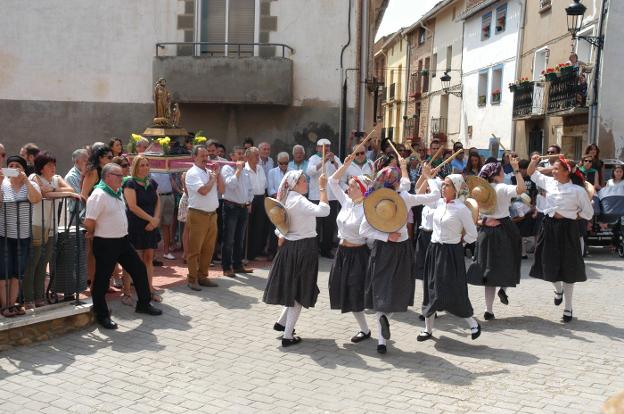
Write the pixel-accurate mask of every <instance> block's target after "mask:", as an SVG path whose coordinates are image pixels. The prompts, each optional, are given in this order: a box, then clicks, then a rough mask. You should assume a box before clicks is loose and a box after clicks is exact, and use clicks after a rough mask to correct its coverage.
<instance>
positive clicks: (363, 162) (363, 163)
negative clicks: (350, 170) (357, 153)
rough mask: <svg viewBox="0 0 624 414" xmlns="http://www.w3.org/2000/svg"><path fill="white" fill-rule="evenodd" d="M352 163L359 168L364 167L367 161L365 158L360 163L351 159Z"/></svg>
mask: <svg viewBox="0 0 624 414" xmlns="http://www.w3.org/2000/svg"><path fill="white" fill-rule="evenodd" d="M353 162H354V163H355V164H357V165H359V166H360V167H361V166H363V165H366V163H367V162H368V159H367V158H366V157H364V161H362V162H361V163H360V162H358V161H357V160H356V159H355V158H354V159H353Z"/></svg>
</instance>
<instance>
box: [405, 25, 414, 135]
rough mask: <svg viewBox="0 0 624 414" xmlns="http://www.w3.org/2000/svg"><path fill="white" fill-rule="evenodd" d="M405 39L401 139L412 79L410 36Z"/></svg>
mask: <svg viewBox="0 0 624 414" xmlns="http://www.w3.org/2000/svg"><path fill="white" fill-rule="evenodd" d="M405 38H406V39H407V53H406V54H405V55H406V59H407V63H406V64H405V74H406V76H405V91H404V94H403V99H404V100H405V106H404V107H403V138H405V126H406V124H407V119H405V117H406V116H407V106H408V102H409V97H408V94H409V84H410V79H411V77H412V75H411V71H412V67H411V66H412V65H411V63H412V44H411V42H410V36H405ZM415 105H416V103H414V106H415Z"/></svg>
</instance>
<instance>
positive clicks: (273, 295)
mask: <svg viewBox="0 0 624 414" xmlns="http://www.w3.org/2000/svg"><path fill="white" fill-rule="evenodd" d="M318 187H319V190H318V191H319V193H320V200H319V203H318V205H317V204H314V203H312V202H310V201H308V199H307V198H305V197H304V196H303V194H306V193H307V192H308V181H307V179H306V176H305V175H304V174H303V171H301V170H299V171H288V172H287V173H286V175H284V178H283V179H282V182H281V183H280V187H279V190H278V192H277V199H278V200H279V201H280V202H281V203H282V204H283V205H284V207H285V208H286V212H287V216H288V232H286V234H280V238H283V239H284V243H283V245H282V246H281V248H280V249H279V250H278V252H277V255H276V256H275V259H274V260H273V265H272V266H271V270H270V271H269V277H268V280H267V285H266V288H265V290H264V297H263V299H262V300H263V301H264V302H265V303H268V304H271V305H283V306H284V309H283V311H282V314H281V316H280V318H279V320H278V321H277V322H276V323H275V325H274V326H273V329H275V330H276V331H284V336H283V338H282V346H284V347H286V346H290V345H294V344H296V343H299V342H300V341H301V338H300V337H298V336H293V332H294V328H295V323H296V322H297V319H298V318H299V314H300V313H301V307H302V306H303V307H305V308H309V307H314V305H315V304H316V299H317V298H318V294H319V289H318V286H317V285H316V281H317V278H318V254H317V251H318V243H317V240H316V220H315V219H316V217H327V216H328V215H329V204H328V203H327V178H326V177H325V175H324V174H321V175H320V176H319V178H318Z"/></svg>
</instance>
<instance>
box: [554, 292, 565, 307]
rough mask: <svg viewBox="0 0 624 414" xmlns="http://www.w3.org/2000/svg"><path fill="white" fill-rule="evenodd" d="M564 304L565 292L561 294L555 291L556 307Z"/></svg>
mask: <svg viewBox="0 0 624 414" xmlns="http://www.w3.org/2000/svg"><path fill="white" fill-rule="evenodd" d="M561 302H563V292H561V293H559V292H557V291H556V290H555V306H559V305H561Z"/></svg>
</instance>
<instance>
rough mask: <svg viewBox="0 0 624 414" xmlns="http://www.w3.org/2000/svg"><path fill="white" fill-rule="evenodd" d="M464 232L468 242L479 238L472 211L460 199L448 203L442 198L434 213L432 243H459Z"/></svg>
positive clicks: (465, 239)
mask: <svg viewBox="0 0 624 414" xmlns="http://www.w3.org/2000/svg"><path fill="white" fill-rule="evenodd" d="M508 214H509V213H508ZM462 233H463V236H464V242H466V243H472V242H474V241H475V240H477V226H475V224H474V222H473V221H472V213H471V212H470V210H469V209H468V207H466V206H465V205H464V203H463V202H462V201H460V200H453V201H451V202H450V203H447V202H446V200H444V199H442V198H441V199H440V200H438V204H437V205H436V208H435V211H434V213H433V234H432V235H431V243H442V244H457V243H459V242H460V241H461V240H462Z"/></svg>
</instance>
